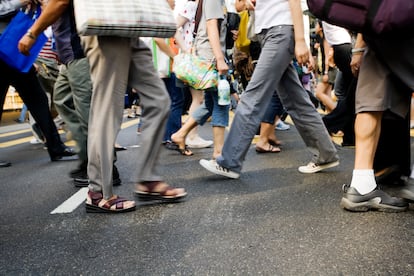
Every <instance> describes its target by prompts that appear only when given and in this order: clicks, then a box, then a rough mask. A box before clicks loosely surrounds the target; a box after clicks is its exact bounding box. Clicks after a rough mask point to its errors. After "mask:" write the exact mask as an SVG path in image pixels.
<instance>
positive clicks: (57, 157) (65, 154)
mask: <svg viewBox="0 0 414 276" xmlns="http://www.w3.org/2000/svg"><path fill="white" fill-rule="evenodd" d="M75 154H76V152H75V151H74V150H73V149H72V148H70V147H64V148H63V150H62V151H61V152H59V153H51V154H50V160H52V161H59V160H61V159H62V158H63V157H68V156H73V155H75Z"/></svg>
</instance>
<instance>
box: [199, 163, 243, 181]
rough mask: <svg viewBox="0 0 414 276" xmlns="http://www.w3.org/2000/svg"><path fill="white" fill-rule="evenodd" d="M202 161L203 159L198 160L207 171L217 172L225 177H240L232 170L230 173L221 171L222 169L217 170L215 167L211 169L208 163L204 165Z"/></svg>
mask: <svg viewBox="0 0 414 276" xmlns="http://www.w3.org/2000/svg"><path fill="white" fill-rule="evenodd" d="M202 161H203V160H200V161H199V163H200V165H201V166H202V167H203V168H204V169H206V170H208V171H209V172H211V173H214V174H218V175H222V176H225V177H228V178H232V179H238V178H239V177H240V174H237V173H234V172H231V173H225V172H222V171H219V170H216V169H212V168H210V166H209V165H204V164H203V163H204V162H202Z"/></svg>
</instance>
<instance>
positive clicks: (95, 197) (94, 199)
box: [88, 190, 103, 206]
mask: <svg viewBox="0 0 414 276" xmlns="http://www.w3.org/2000/svg"><path fill="white" fill-rule="evenodd" d="M88 197H89V198H90V199H91V203H92V205H96V206H98V204H99V202H101V200H102V199H103V194H102V193H101V192H93V191H91V190H89V191H88Z"/></svg>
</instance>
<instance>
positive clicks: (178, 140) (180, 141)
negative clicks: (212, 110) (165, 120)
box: [171, 133, 193, 156]
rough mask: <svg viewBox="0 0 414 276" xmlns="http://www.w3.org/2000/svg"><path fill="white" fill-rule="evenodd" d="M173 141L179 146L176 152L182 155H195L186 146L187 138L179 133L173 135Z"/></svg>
mask: <svg viewBox="0 0 414 276" xmlns="http://www.w3.org/2000/svg"><path fill="white" fill-rule="evenodd" d="M171 141H172V142H173V143H175V144H176V145H177V146H178V148H177V149H176V151H178V152H179V153H180V154H181V155H184V156H191V155H193V152H192V151H191V150H189V149H188V148H187V146H186V144H185V136H179V135H178V134H177V133H174V134H173V135H171Z"/></svg>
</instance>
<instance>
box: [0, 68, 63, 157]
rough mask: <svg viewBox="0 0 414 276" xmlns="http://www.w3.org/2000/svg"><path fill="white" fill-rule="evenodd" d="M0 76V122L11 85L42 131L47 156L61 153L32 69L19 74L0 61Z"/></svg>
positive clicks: (61, 145)
mask: <svg viewBox="0 0 414 276" xmlns="http://www.w3.org/2000/svg"><path fill="white" fill-rule="evenodd" d="M0 76H1V77H0V100H1V102H0V121H1V117H2V114H3V104H4V100H5V98H6V93H7V90H8V87H9V85H12V86H13V87H14V88H16V91H17V92H18V93H19V96H20V97H21V98H22V100H23V102H24V103H25V104H26V106H27V108H28V109H29V111H30V113H31V114H32V116H33V118H34V119H35V120H36V122H37V124H38V125H39V127H40V129H41V130H42V132H43V135H44V137H45V138H46V145H47V149H48V152H49V155H51V156H54V155H57V154H59V153H61V152H62V151H63V150H64V148H65V145H64V144H63V142H62V140H61V139H60V136H59V133H58V131H57V129H56V126H55V123H54V122H53V118H52V115H51V113H50V110H49V105H48V99H47V96H46V93H45V92H44V91H43V89H42V87H41V86H40V83H39V81H38V79H37V76H36V71H35V69H34V67H32V68H31V69H30V71H29V72H28V73H21V72H18V71H16V70H14V69H13V68H11V67H10V66H8V65H7V64H6V63H4V62H3V61H2V60H0Z"/></svg>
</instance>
